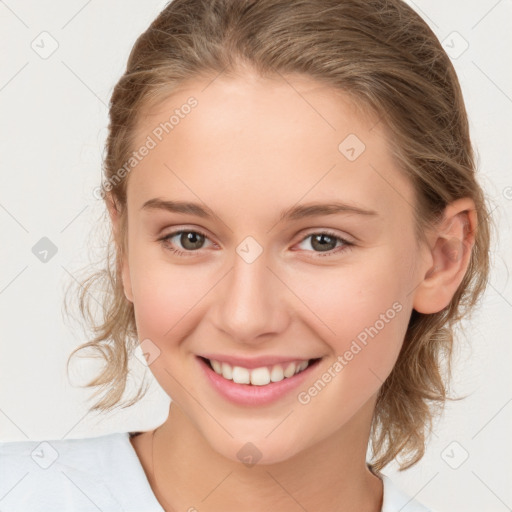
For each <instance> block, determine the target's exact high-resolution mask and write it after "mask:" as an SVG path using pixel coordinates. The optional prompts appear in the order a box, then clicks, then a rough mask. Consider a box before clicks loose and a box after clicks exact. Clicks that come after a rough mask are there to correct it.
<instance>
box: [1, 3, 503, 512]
mask: <svg viewBox="0 0 512 512" xmlns="http://www.w3.org/2000/svg"><path fill="white" fill-rule="evenodd" d="M409 3H410V4H411V5H412V6H413V7H414V8H415V9H416V10H417V11H418V12H419V13H420V14H421V15H422V16H423V18H424V19H426V21H427V22H428V23H429V24H430V26H431V27H432V28H433V30H434V31H435V32H436V34H437V35H438V37H439V38H440V39H441V40H442V41H445V45H446V48H447V50H448V51H449V52H451V55H452V56H453V62H454V64H455V67H456V70H457V72H458V74H459V77H460V80H461V83H462V87H463V92H464V94H465V98H466V102H467V107H468V110H469V116H470V120H471V130H472V137H473V140H474V143H475V146H476V148H477V150H478V155H479V163H480V176H481V183H482V185H483V186H484V188H485V189H486V191H487V193H488V194H489V196H490V198H491V201H492V208H491V209H492V216H493V218H495V219H496V222H497V223H498V225H499V233H500V239H499V241H498V243H497V245H495V246H494V247H493V250H492V257H493V272H492V276H491V284H490V286H489V288H488V290H487V293H486V295H485V299H484V302H483V305H482V308H481V309H480V310H479V311H478V312H477V313H476V314H475V315H474V317H473V318H472V320H471V321H470V322H467V323H466V324H465V326H466V335H465V336H463V335H462V334H461V337H460V338H459V340H458V342H457V354H456V364H455V367H454V374H455V382H454V387H453V392H454V393H455V394H467V395H469V396H468V398H466V399H465V400H463V401H459V402H455V403H453V404H449V405H448V406H447V409H446V412H445V415H444V416H443V418H442V420H441V421H440V422H439V423H438V424H437V425H436V428H435V429H434V433H433V434H432V438H431V441H430V444H429V446H428V450H427V453H426V455H425V457H424V458H423V460H422V461H421V462H420V463H419V464H418V465H416V466H415V467H414V468H412V469H410V470H409V471H407V472H405V473H397V471H396V466H394V465H390V466H388V467H387V468H386V469H385V471H384V473H386V474H388V475H389V476H391V477H392V478H393V479H394V480H395V481H396V482H397V484H398V485H400V486H401V487H402V488H403V489H404V490H406V491H407V492H408V493H410V494H411V495H414V496H416V497H417V498H418V499H419V500H420V501H422V502H423V503H425V504H426V505H429V506H431V507H434V508H435V509H436V510H437V511H439V512H448V511H450V512H455V511H465V512H471V511H479V512H481V511H483V510H485V511H486V512H492V511H497V512H499V511H505V510H511V509H512V491H511V486H510V482H511V481H512V480H511V478H512V440H511V439H512V438H511V435H510V426H511V424H512V421H511V416H512V403H511V401H512V386H511V381H512V377H511V373H512V372H510V368H511V363H512V361H511V359H512V358H511V348H510V335H511V331H512V329H511V323H510V317H511V314H512V292H511V286H510V283H509V270H508V269H509V268H510V262H511V261H512V259H511V257H510V256H511V252H512V251H511V245H512V244H511V236H510V232H511V229H510V228H511V226H510V213H511V210H512V172H511V153H512V151H511V146H512V144H511V142H510V141H511V131H512V130H511V121H510V119H511V118H512V76H511V68H510V62H512V55H511V53H512V34H511V33H512V31H511V26H510V21H511V19H512V2H511V0H500V1H497V0H479V1H477V0H471V1H467V0H466V1H462V0H457V1H455V0H447V1H444V2H440V1H438V0H435V1H434V0H416V1H415V2H412V1H410V2H409ZM165 4H166V2H165V1H162V0H151V1H144V2H142V1H135V0H129V1H127V0H123V1H121V0H108V1H105V0H104V1H101V2H100V1H98V0H89V1H84V0H72V1H71V0H67V1H64V0H54V1H53V2H35V1H24V0H7V1H6V2H3V1H0V24H1V25H0V26H1V28H0V30H1V32H0V33H1V34H2V36H1V37H2V50H1V54H2V65H1V66H0V105H1V114H2V115H1V134H0V155H1V188H0V233H1V235H2V236H1V242H0V246H1V252H0V255H1V261H0V313H1V338H0V339H1V347H0V440H2V441H7V440H24V439H32V440H43V439H57V438H64V437H66V438H75V437H88V436H93V435H100V434H106V433H110V432H116V431H127V430H147V429H149V428H154V427H155V426H157V425H159V424H160V423H162V422H163V421H164V420H165V418H166V417H167V412H168V405H169V399H168V397H167V396H166V395H165V393H164V392H163V391H162V390H161V389H160V387H159V386H158V384H157V383H156V382H155V381H154V379H152V375H151V373H150V372H149V371H147V372H146V375H147V378H149V379H151V380H153V383H152V387H151V391H150V392H149V393H148V395H147V396H146V398H145V399H144V400H143V401H142V402H140V403H139V404H137V405H136V406H133V407H132V408H130V409H125V410H123V411H118V412H115V413H111V414H109V415H106V416H105V415H104V416H99V415H95V414H87V406H88V402H87V397H88V396H89V394H88V392H87V391H84V390H82V389H80V388H78V387H72V386H71V385H70V383H69V382H68V380H67V377H66V372H65V362H66V359H67V356H68V354H69V353H70V351H71V350H72V349H73V348H74V347H75V346H77V345H78V344H79V343H81V342H83V341H85V336H84V334H83V333H82V332H81V331H80V330H79V329H78V326H77V325H74V324H70V323H69V322H68V323H66V322H65V321H64V319H63V316H62V313H61V309H62V302H63V293H64V290H65V287H66V286H67V284H68V283H69V282H70V280H72V279H75V278H78V276H79V271H80V269H81V268H82V267H83V266H85V265H87V264H88V263H89V262H91V261H93V260H95V259H97V258H98V257H99V256H100V255H101V236H100V235H101V231H93V226H94V225H95V224H96V223H97V220H98V218H100V215H101V213H102V210H103V205H102V203H101V201H98V200H96V199H95V198H94V196H93V194H92V191H93V189H94V188H95V187H96V186H97V185H98V184H99V181H100V172H101V171H100V170H101V157H102V153H103V145H104V140H105V136H106V127H107V123H108V120H107V107H106V105H107V103H108V100H109V97H110V94H111V92H112V88H113V86H114V84H115V82H116V81H117V79H118V78H119V77H120V75H121V74H122V72H123V69H124V66H125V63H126V59H127V56H128V53H129V51H130V49H131V47H132V45H133V43H134V41H135V39H136V37H137V36H138V35H139V34H140V33H141V32H142V31H143V30H144V29H146V28H147V26H148V24H149V23H150V22H151V21H152V20H153V19H154V17H155V16H156V15H157V14H158V12H159V11H160V10H161V9H162V8H163V7H164V5H165ZM44 31H46V32H48V33H49V34H50V35H45V34H43V35H41V33H42V32H44ZM454 32H456V34H454ZM53 41H55V42H53ZM52 44H54V45H55V44H58V48H57V49H56V51H55V52H54V53H53V54H52V55H50V56H48V55H46V54H44V52H49V51H50V50H51V49H52V46H51V45H52ZM466 45H469V46H468V48H467V49H466V51H463V50H464V49H465V46H466ZM42 57H47V58H42ZM42 237H48V238H49V239H50V240H51V241H52V242H53V243H54V244H55V246H56V247H57V249H58V252H57V253H56V254H55V255H54V256H53V257H51V258H49V261H47V262H46V263H44V262H41V261H40V260H39V259H38V258H36V256H35V255H34V254H33V252H32V248H33V246H34V245H35V244H36V243H37V242H38V241H39V240H40V239H41V238H42ZM507 261H508V268H507V264H506V262H507ZM132 363H133V364H132V368H133V372H134V373H133V375H134V377H133V380H132V381H131V387H130V388H129V389H130V390H133V389H135V388H134V386H136V385H137V383H138V382H140V379H141V376H142V374H143V372H144V371H145V368H144V367H143V365H141V364H140V363H139V361H138V360H137V359H134V361H132ZM93 371H94V365H93V364H90V365H87V364H84V365H83V366H81V367H78V366H77V367H76V368H75V370H74V372H75V373H74V375H75V376H76V378H77V379H78V378H79V377H80V376H82V377H84V376H87V375H92V372H93ZM77 382H78V381H77ZM465 457H467V460H466V461H465V462H463V463H462V464H461V465H460V467H459V468H458V469H454V467H455V466H458V465H459V464H460V463H461V461H462V460H463V459H464V458H465Z"/></svg>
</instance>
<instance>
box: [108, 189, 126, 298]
mask: <svg viewBox="0 0 512 512" xmlns="http://www.w3.org/2000/svg"><path fill="white" fill-rule="evenodd" d="M106 203H107V209H108V213H109V216H110V220H111V222H112V231H113V234H114V241H115V244H116V250H117V254H118V255H120V254H121V253H120V247H121V243H122V233H121V218H120V213H119V210H118V208H117V205H116V203H115V200H114V198H113V196H112V195H111V194H110V193H109V194H108V195H107V198H106ZM117 265H120V266H121V279H122V283H123V290H124V295H125V297H126V299H127V300H129V301H130V302H133V293H132V285H131V278H130V267H129V264H128V255H127V254H123V256H122V257H120V256H118V257H117Z"/></svg>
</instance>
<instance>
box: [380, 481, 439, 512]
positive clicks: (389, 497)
mask: <svg viewBox="0 0 512 512" xmlns="http://www.w3.org/2000/svg"><path fill="white" fill-rule="evenodd" d="M378 476H379V477H380V478H381V479H382V481H383V485H384V497H383V503H382V510H381V512H435V510H432V509H430V508H427V507H425V506H424V505H422V504H421V503H419V502H418V501H417V500H416V499H414V497H411V496H409V495H408V494H407V493H405V492H404V491H403V490H402V489H400V487H399V486H398V485H396V484H395V483H394V482H393V481H392V480H391V479H390V478H389V477H388V476H386V475H384V474H382V473H379V475H378Z"/></svg>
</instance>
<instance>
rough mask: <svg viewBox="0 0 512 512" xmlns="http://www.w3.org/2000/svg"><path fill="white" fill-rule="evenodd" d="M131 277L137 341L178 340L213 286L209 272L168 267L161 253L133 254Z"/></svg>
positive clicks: (188, 267)
mask: <svg viewBox="0 0 512 512" xmlns="http://www.w3.org/2000/svg"><path fill="white" fill-rule="evenodd" d="M148 262H151V263H148ZM130 276H131V283H132V293H133V304H134V309H135V318H136V322H137V330H138V332H139V338H140V339H143V338H152V339H155V340H159V339H164V338H165V339H171V337H172V338H178V336H177V333H178V332H179V331H182V330H183V328H184V327H185V326H186V325H188V324H190V321H191V319H192V318H193V317H194V310H195V309H198V308H197V305H198V303H199V302H200V300H201V298H202V297H203V296H204V295H205V293H206V292H207V291H208V289H210V288H211V286H212V285H211V284H209V283H210V281H209V280H210V279H211V272H210V273H209V274H208V272H206V271H205V272H203V271H202V270H201V269H200V268H199V267H198V266H194V265H191V266H187V265H176V264H171V263H169V261H166V260H165V254H164V253H163V250H162V252H159V253H158V257H155V255H154V254H153V255H152V256H147V255H145V254H143V253H142V251H141V252H140V253H137V252H134V254H133V258H132V259H131V261H130ZM171 333H172V336H171Z"/></svg>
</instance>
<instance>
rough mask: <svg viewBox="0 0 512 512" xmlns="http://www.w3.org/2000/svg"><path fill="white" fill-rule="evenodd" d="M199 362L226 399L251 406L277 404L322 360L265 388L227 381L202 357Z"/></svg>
mask: <svg viewBox="0 0 512 512" xmlns="http://www.w3.org/2000/svg"><path fill="white" fill-rule="evenodd" d="M197 360H198V361H199V364H200V365H201V368H202V370H203V372H204V374H205V375H206V377H207V378H208V381H209V382H210V384H211V385H212V386H213V388H214V389H216V390H217V391H218V392H219V393H220V394H221V395H222V396H223V397H224V398H226V399H227V400H229V401H230V402H233V403H235V404H237V405H250V406H251V405H252V406H255V405H266V404H270V403H272V402H276V401H277V400H279V399H280V398H281V397H283V396H284V395H286V394H288V393H290V392H291V391H292V390H294V389H296V388H298V387H299V386H300V385H301V384H302V383H303V382H304V380H305V379H306V378H307V377H308V375H309V374H310V373H311V372H312V371H313V370H314V368H315V367H316V366H317V365H318V363H319V362H320V360H316V361H315V362H314V363H312V364H310V365H309V366H308V367H307V368H306V369H305V370H303V371H302V372H299V373H296V374H295V375H294V376H293V377H288V378H285V379H283V380H281V381H279V382H271V383H270V384H266V385H265V386H253V385H251V384H237V383H236V382H233V381H232V380H227V379H225V378H224V377H222V376H221V375H219V374H218V373H216V372H214V371H213V370H212V369H211V368H210V365H209V364H208V363H207V362H206V361H204V360H203V359H201V358H200V357H198V358H197Z"/></svg>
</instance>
